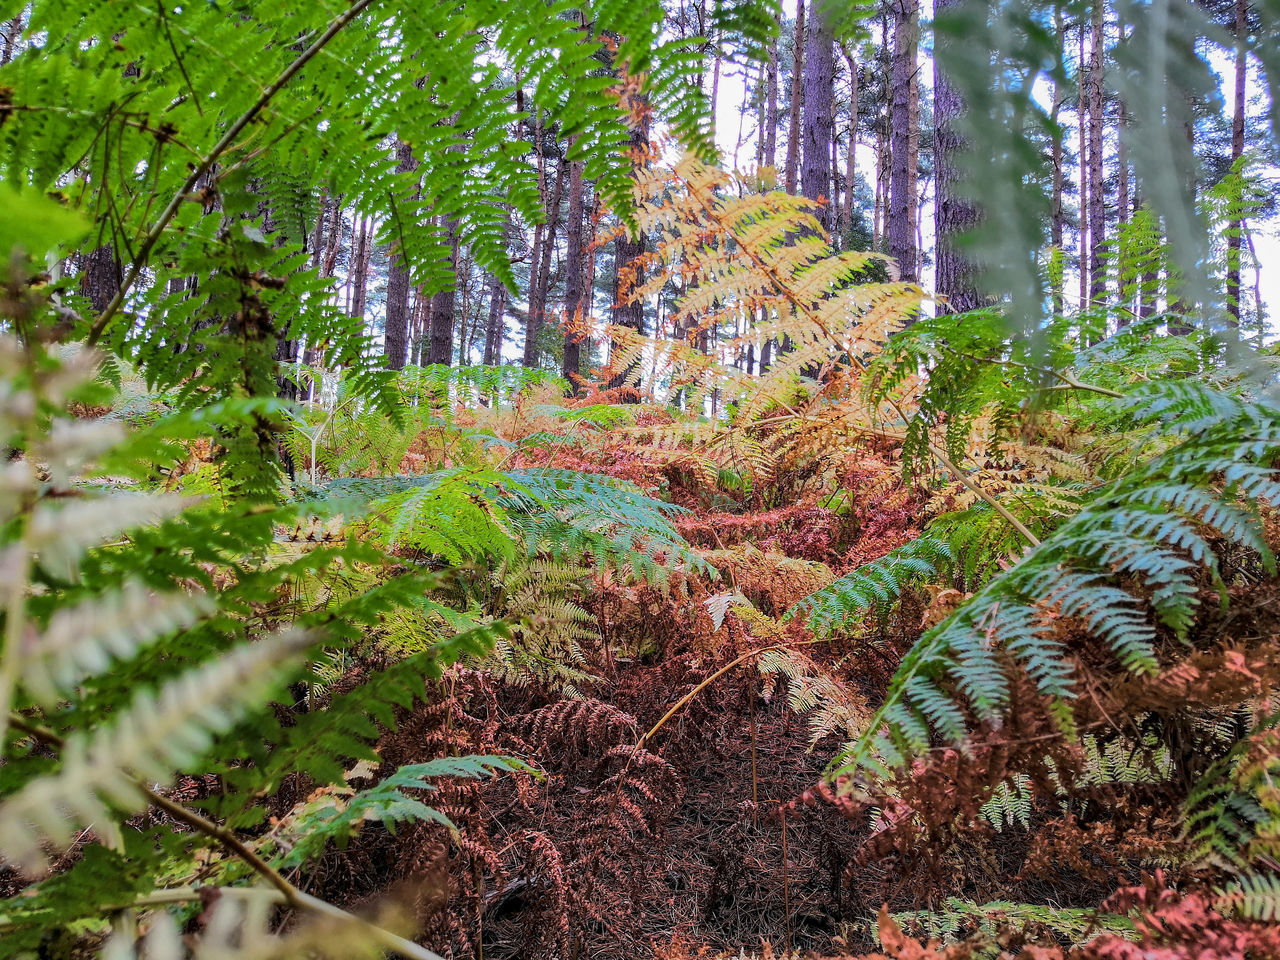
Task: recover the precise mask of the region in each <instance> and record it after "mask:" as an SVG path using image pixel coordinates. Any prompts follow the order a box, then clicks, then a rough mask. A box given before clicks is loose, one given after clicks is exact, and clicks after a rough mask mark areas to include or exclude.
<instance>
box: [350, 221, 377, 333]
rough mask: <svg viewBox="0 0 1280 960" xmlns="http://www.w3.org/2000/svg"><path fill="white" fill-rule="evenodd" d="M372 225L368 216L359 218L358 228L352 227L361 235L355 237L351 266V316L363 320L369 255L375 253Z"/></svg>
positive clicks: (367, 290)
mask: <svg viewBox="0 0 1280 960" xmlns="http://www.w3.org/2000/svg"><path fill="white" fill-rule="evenodd" d="M371 227H372V224H371V223H370V221H369V220H368V218H366V217H360V218H359V227H358V229H357V228H356V227H355V226H353V227H352V232H353V233H358V234H359V236H358V237H356V238H355V262H354V265H353V266H352V267H351V316H353V317H356V318H358V319H361V320H363V319H364V305H365V298H366V297H367V296H368V292H369V257H370V256H371V255H372V254H373V243H372V238H371V237H370V232H371Z"/></svg>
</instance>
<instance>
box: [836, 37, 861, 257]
mask: <svg viewBox="0 0 1280 960" xmlns="http://www.w3.org/2000/svg"><path fill="white" fill-rule="evenodd" d="M840 52H841V53H842V54H843V55H844V61H845V64H846V65H847V66H848V68H849V131H848V135H847V136H848V142H847V143H846V144H845V148H846V149H845V155H844V157H845V167H844V205H843V206H842V207H841V210H840V232H841V233H842V234H844V235H846V236H847V235H848V234H849V232H850V231H851V230H852V229H853V195H854V183H855V182H856V176H855V175H856V173H857V163H858V93H859V91H858V61H857V58H856V57H855V56H854V54H853V52H852V51H851V50H850V49H849V47H848V46H847V45H844V44H842V45H841V47H840Z"/></svg>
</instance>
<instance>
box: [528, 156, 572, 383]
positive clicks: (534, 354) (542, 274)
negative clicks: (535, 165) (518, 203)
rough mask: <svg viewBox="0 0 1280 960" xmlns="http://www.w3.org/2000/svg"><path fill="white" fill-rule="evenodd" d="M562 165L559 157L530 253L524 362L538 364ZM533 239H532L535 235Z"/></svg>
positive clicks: (554, 236) (562, 174)
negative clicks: (533, 273) (533, 272)
mask: <svg viewBox="0 0 1280 960" xmlns="http://www.w3.org/2000/svg"><path fill="white" fill-rule="evenodd" d="M564 174H565V164H564V161H563V160H562V161H561V162H560V164H559V165H558V168H557V170H556V184H555V188H554V189H553V190H552V191H551V201H550V203H548V204H547V211H546V228H545V229H544V231H543V235H542V242H541V244H535V246H536V247H537V249H535V250H534V251H533V256H534V257H535V258H536V260H537V265H538V275H537V279H536V281H535V282H534V283H533V284H532V286H531V289H530V290H529V315H528V317H527V318H526V320H525V335H524V365H525V366H526V367H536V366H537V365H538V334H539V332H540V331H541V330H542V322H543V317H544V314H545V313H546V306H547V288H548V285H549V282H550V279H551V251H552V250H553V249H554V248H555V245H556V227H557V226H559V222H560V195H561V192H562V191H563V189H564ZM535 239H536V238H535Z"/></svg>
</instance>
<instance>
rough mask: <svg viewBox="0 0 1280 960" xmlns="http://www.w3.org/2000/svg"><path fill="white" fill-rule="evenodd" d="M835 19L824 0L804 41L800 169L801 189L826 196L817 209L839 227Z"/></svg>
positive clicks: (816, 196)
mask: <svg viewBox="0 0 1280 960" xmlns="http://www.w3.org/2000/svg"><path fill="white" fill-rule="evenodd" d="M830 23H831V20H830V17H829V15H828V13H827V11H826V10H824V9H823V7H822V5H821V3H815V5H814V8H813V10H812V11H811V12H810V15H809V26H808V29H807V31H806V33H805V44H804V134H803V136H802V138H801V140H802V142H803V144H804V158H803V160H802V164H803V166H802V168H801V171H800V193H801V194H802V195H803V196H806V197H808V198H809V199H810V200H813V201H814V202H815V203H817V201H819V200H820V199H822V198H824V197H826V198H827V200H828V202H827V204H826V205H825V206H822V207H819V208H818V209H816V210H815V211H814V213H815V214H816V216H817V218H818V220H819V221H820V222H821V223H822V225H823V226H824V227H825V228H826V229H827V230H828V231H832V230H834V229H835V216H834V211H833V209H832V205H831V202H830V197H829V195H828V194H829V191H830V189H831V172H832V171H831V141H832V138H833V137H832V135H833V133H834V129H835V125H834V117H833V112H834V111H833V103H832V101H833V98H834V94H835V80H836V62H835V35H834V34H833V33H832V30H831V26H830Z"/></svg>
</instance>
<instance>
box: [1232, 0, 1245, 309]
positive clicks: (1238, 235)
mask: <svg viewBox="0 0 1280 960" xmlns="http://www.w3.org/2000/svg"><path fill="white" fill-rule="evenodd" d="M1235 14H1236V23H1235V32H1236V64H1235V90H1234V91H1233V93H1234V97H1233V108H1234V112H1233V113H1232V115H1231V163H1232V166H1233V168H1234V166H1235V164H1236V163H1237V161H1239V159H1240V158H1241V157H1243V156H1244V119H1245V117H1244V111H1245V97H1244V93H1245V82H1246V80H1247V79H1248V77H1247V74H1248V68H1249V60H1248V46H1247V40H1248V32H1249V3H1248V0H1236V3H1235ZM1231 199H1232V202H1233V205H1234V206H1235V209H1234V210H1232V217H1231V222H1230V223H1229V224H1228V227H1227V314H1228V316H1230V317H1231V322H1232V323H1233V324H1235V325H1236V326H1239V325H1240V252H1241V251H1240V245H1241V240H1242V238H1243V236H1244V216H1243V209H1242V202H1241V201H1242V199H1243V198H1242V197H1240V196H1239V195H1237V196H1233V197H1232V198H1231Z"/></svg>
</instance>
